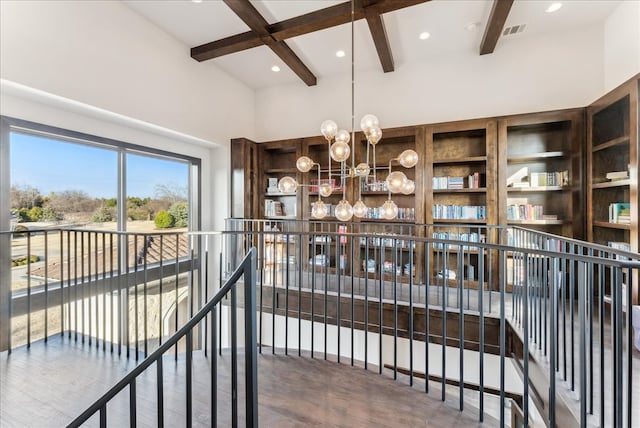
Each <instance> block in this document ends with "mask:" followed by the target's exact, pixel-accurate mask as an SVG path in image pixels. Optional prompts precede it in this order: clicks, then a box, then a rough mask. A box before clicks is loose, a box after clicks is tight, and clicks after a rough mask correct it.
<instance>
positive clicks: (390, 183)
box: [386, 171, 407, 193]
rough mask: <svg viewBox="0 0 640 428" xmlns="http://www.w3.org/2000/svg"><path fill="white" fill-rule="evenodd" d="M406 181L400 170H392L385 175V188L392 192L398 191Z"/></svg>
mask: <svg viewBox="0 0 640 428" xmlns="http://www.w3.org/2000/svg"><path fill="white" fill-rule="evenodd" d="M406 181H407V176H406V175H404V172H402V171H393V172H392V173H391V174H389V175H388V176H387V180H386V183H387V188H388V189H389V190H390V191H391V192H392V193H399V192H401V191H402V188H403V187H404V184H405V182H406Z"/></svg>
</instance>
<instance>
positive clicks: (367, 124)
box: [360, 114, 378, 137]
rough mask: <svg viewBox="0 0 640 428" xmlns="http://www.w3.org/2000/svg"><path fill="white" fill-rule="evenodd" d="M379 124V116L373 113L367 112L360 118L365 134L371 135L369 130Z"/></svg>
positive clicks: (361, 127)
mask: <svg viewBox="0 0 640 428" xmlns="http://www.w3.org/2000/svg"><path fill="white" fill-rule="evenodd" d="M377 126H378V118H377V117H375V116H374V115H372V114H365V115H364V116H362V119H360V129H362V131H363V132H364V135H366V136H367V137H368V136H369V132H370V131H371V129H372V128H375V127H377Z"/></svg>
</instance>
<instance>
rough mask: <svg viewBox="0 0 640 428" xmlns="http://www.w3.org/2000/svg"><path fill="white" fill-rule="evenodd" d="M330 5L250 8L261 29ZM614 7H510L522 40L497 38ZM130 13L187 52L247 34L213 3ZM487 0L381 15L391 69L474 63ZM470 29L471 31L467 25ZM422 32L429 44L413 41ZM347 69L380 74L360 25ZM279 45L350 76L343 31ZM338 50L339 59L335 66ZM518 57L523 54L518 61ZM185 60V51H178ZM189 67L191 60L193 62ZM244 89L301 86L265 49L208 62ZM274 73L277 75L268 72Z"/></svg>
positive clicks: (271, 3)
mask: <svg viewBox="0 0 640 428" xmlns="http://www.w3.org/2000/svg"><path fill="white" fill-rule="evenodd" d="M343 1H345V0H342V1H332V0H262V1H255V0H254V1H252V3H253V5H254V6H255V8H256V9H257V10H258V11H259V12H260V13H261V14H262V16H264V17H265V19H266V20H267V21H268V22H269V23H273V22H278V21H282V20H285V19H288V18H292V17H295V16H298V15H302V14H304V13H308V12H311V11H314V10H317V9H322V8H325V7H329V6H332V5H334V4H338V3H342V2H343ZM621 1H622V0H564V1H563V6H562V8H561V9H560V10H558V11H557V12H554V13H547V12H545V9H546V8H547V7H548V6H549V5H550V4H551V3H552V1H548V0H516V1H515V2H514V4H513V7H512V8H511V12H510V13H509V17H508V18H507V22H506V27H509V26H512V25H520V24H526V29H525V31H524V32H523V33H520V34H515V35H511V36H507V37H502V38H501V39H500V40H499V41H498V45H497V47H496V51H498V50H499V49H500V44H501V43H517V40H518V38H521V37H535V35H536V34H540V33H554V32H558V33H559V32H564V31H567V30H571V29H574V28H578V27H582V26H586V25H597V24H602V23H603V22H604V20H605V19H606V18H607V16H609V14H610V13H611V12H612V11H613V10H614V9H615V8H616V7H617V6H618V5H619V4H620V2H621ZM123 2H124V3H125V4H126V5H127V6H129V7H130V8H131V9H133V10H135V11H136V12H138V13H139V14H141V15H142V16H144V17H145V18H146V19H148V20H149V21H151V22H152V23H154V24H156V25H157V26H158V27H160V28H162V29H163V30H165V31H166V32H167V33H169V34H170V35H172V36H173V37H174V38H175V39H177V40H178V41H180V42H182V43H184V44H185V46H186V48H192V47H195V46H198V45H201V44H204V43H207V42H211V41H214V40H218V39H221V38H224V37H227V36H231V35H234V34H238V33H243V32H245V31H248V30H249V28H248V27H247V26H246V25H245V24H244V23H243V22H242V21H241V20H240V18H238V17H237V16H236V15H235V14H234V13H233V12H232V11H231V10H230V9H229V8H228V7H227V6H226V5H225V4H224V3H223V2H222V1H221V0H203V1H202V2H201V3H195V2H193V1H191V0H123ZM492 3H493V0H433V1H431V2H428V3H424V4H420V5H417V6H412V7H409V8H405V9H401V10H398V11H395V12H390V13H387V14H384V15H383V18H384V23H385V26H386V30H387V36H388V38H389V44H390V46H391V51H392V53H393V57H394V62H395V67H396V69H397V68H398V67H401V66H406V65H409V64H411V63H412V62H418V61H428V60H429V59H430V58H435V57H437V56H441V55H479V53H478V52H479V49H480V43H481V40H482V35H483V33H484V29H485V26H486V23H487V19H488V16H489V13H490V11H491V5H492ZM473 23H477V26H476V27H475V28H473V29H468V28H467V27H468V26H469V25H470V24H473ZM423 31H427V32H429V33H430V34H431V37H430V38H429V39H427V40H420V39H419V38H418V35H419V34H420V33H421V32H423ZM354 40H355V68H356V69H357V70H367V69H378V70H379V71H380V73H382V67H381V66H380V62H379V59H378V55H377V53H376V50H375V46H374V44H373V40H372V38H371V34H370V33H369V29H368V26H367V24H366V21H365V20H361V21H358V22H356V23H355V38H354ZM286 43H287V44H288V45H289V46H290V47H291V49H293V51H294V52H295V53H296V54H297V55H298V56H299V57H300V59H301V60H302V61H303V62H304V63H305V64H306V65H307V67H308V68H309V69H310V70H311V71H312V73H314V74H315V76H316V77H317V78H318V84H319V85H321V84H322V82H321V79H322V78H323V77H327V76H331V75H335V74H341V73H349V72H350V71H351V24H345V25H341V26H338V27H333V28H329V29H326V30H323V31H319V32H315V33H311V34H307V35H304V36H300V37H295V38H292V39H288V40H286ZM340 49H342V50H344V51H345V52H346V53H347V55H346V56H345V57H344V58H337V57H336V55H335V53H336V51H338V50H340ZM525 54H526V52H523V55H525ZM185 55H189V50H188V49H185ZM194 61H195V60H194ZM209 61H211V62H213V63H215V64H216V65H217V66H218V67H220V68H221V69H223V70H225V71H226V72H227V73H229V74H231V75H233V76H235V77H236V78H238V79H239V80H241V81H242V82H244V83H245V84H246V85H247V86H249V87H251V88H254V89H261V88H266V87H270V86H277V85H282V84H288V83H296V82H297V83H299V84H300V85H304V83H303V82H302V81H301V80H300V79H299V78H298V77H297V76H296V75H295V74H294V73H293V72H292V71H291V70H289V68H288V67H287V66H286V65H285V64H284V63H283V62H282V61H281V60H280V59H279V58H278V57H277V56H276V55H275V54H274V53H273V52H272V51H271V50H270V49H269V48H267V47H265V46H261V47H258V48H254V49H249V50H245V51H242V52H238V53H234V54H231V55H227V56H224V57H220V58H214V59H211V60H209ZM273 65H278V66H279V67H280V69H281V71H280V72H278V73H274V72H272V71H271V67H272V66H273Z"/></svg>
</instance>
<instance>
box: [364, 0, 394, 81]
mask: <svg viewBox="0 0 640 428" xmlns="http://www.w3.org/2000/svg"><path fill="white" fill-rule="evenodd" d="M365 5H368V2H367V0H365ZM374 6H375V5H374ZM365 17H366V19H367V24H368V25H369V31H370V32H371V37H372V38H373V43H374V45H375V46H376V51H377V52H378V58H379V59H380V65H382V70H383V71H384V72H385V73H389V72H391V71H393V70H394V65H393V54H392V53H391V45H390V44H389V38H388V37H387V30H386V29H385V27H384V21H383V19H382V14H381V13H380V12H379V9H378V8H377V7H367V8H366V9H365Z"/></svg>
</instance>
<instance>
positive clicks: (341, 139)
mask: <svg viewBox="0 0 640 428" xmlns="http://www.w3.org/2000/svg"><path fill="white" fill-rule="evenodd" d="M349 140H351V136H350V135H349V131H345V130H344V129H341V130H339V131H338V133H337V134H336V143H345V144H349Z"/></svg>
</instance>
